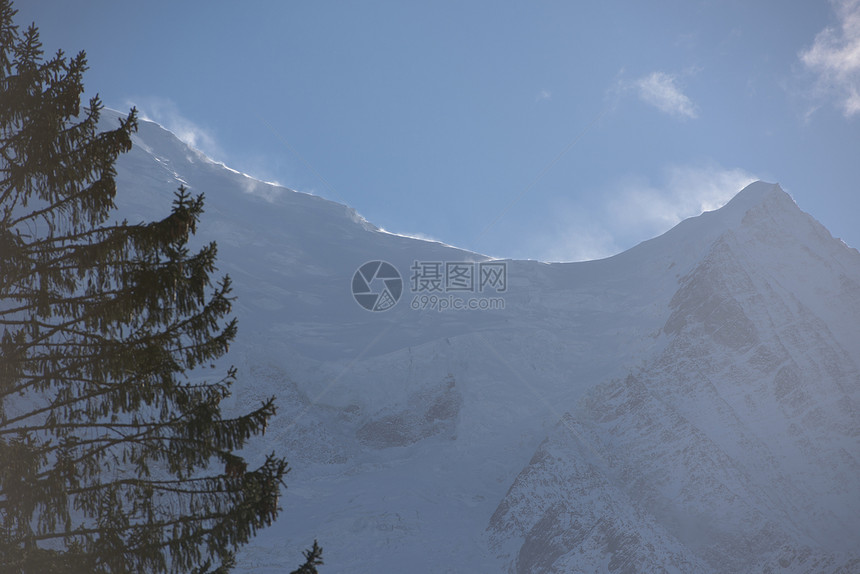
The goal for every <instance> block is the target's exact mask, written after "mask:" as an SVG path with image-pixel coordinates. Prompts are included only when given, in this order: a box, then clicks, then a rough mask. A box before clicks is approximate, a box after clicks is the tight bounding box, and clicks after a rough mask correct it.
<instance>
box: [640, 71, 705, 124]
mask: <svg viewBox="0 0 860 574" xmlns="http://www.w3.org/2000/svg"><path fill="white" fill-rule="evenodd" d="M632 86H633V87H634V88H635V90H636V92H637V94H638V95H639V99H641V100H642V101H643V102H645V103H647V104H650V105H652V106H654V107H655V108H657V109H658V110H660V111H661V112H664V113H667V114H669V115H671V116H675V117H680V118H691V119H692V118H696V117H698V115H699V114H698V113H697V111H696V106H695V105H694V104H693V102H692V100H690V98H688V97H687V96H686V95H685V94H684V93H683V92H682V91H681V88H680V87H679V86H678V83H677V78H676V77H675V76H673V75H671V74H667V73H665V72H652V73H650V74H648V75H647V76H643V77H641V78H639V79H638V80H635V81H634V82H633V84H632Z"/></svg>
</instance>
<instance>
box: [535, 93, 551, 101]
mask: <svg viewBox="0 0 860 574" xmlns="http://www.w3.org/2000/svg"><path fill="white" fill-rule="evenodd" d="M551 99H552V92H550V91H549V90H541V91H540V92H538V95H537V96H535V101H536V102H541V101H544V100H551Z"/></svg>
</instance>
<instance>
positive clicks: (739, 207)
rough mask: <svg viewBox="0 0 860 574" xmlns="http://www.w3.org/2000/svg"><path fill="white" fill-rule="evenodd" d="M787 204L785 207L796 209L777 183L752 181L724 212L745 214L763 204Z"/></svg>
mask: <svg viewBox="0 0 860 574" xmlns="http://www.w3.org/2000/svg"><path fill="white" fill-rule="evenodd" d="M771 201H776V202H783V203H784V202H787V203H786V205H793V206H795V207H796V204H795V203H794V200H793V199H792V198H791V196H790V195H788V194H787V193H786V192H785V191H784V190H783V189H782V188H781V187H780V186H779V184H778V183H768V182H766V181H761V180H759V181H754V182H753V183H751V184H749V185H748V186H746V187H745V188H743V189H742V190H740V191H739V192H738V193H737V194H736V195H735V196H734V197H733V198H732V199H731V200H730V201H729V202H728V203H727V204H726V205H725V206H724V207H723V209H725V210H726V211H738V212H741V213H746V212H747V211H749V210H750V209H752V208H754V207H758V206H760V205H764V204H765V203H768V202H771Z"/></svg>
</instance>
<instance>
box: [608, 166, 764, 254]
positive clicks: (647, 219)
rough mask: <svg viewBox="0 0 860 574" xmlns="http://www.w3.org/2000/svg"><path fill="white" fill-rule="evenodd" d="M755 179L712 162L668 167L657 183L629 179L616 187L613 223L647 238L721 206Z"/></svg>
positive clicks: (611, 205)
mask: <svg viewBox="0 0 860 574" xmlns="http://www.w3.org/2000/svg"><path fill="white" fill-rule="evenodd" d="M756 179H758V178H757V177H756V176H754V175H753V174H751V173H749V172H747V171H745V170H742V169H738V168H735V169H725V168H722V167H720V166H719V165H716V164H713V163H709V164H704V165H686V166H677V165H675V166H669V167H668V168H666V169H665V170H664V177H663V181H662V182H661V183H660V184H658V185H656V186H655V185H652V184H651V183H650V182H648V181H647V180H643V179H641V178H628V179H626V180H624V181H622V182H620V183H619V184H618V185H617V186H616V189H615V191H614V193H612V194H611V195H612V196H613V197H612V199H611V200H609V202H608V204H607V208H608V211H609V219H610V224H611V226H612V227H613V228H615V229H618V230H620V229H625V230H627V231H628V233H632V234H640V235H641V234H644V235H646V237H642V238H641V239H647V238H648V237H653V236H654V235H657V234H660V233H663V232H665V231H668V230H669V229H670V228H671V227H672V226H674V225H677V224H678V223H680V222H681V221H682V220H684V219H686V218H688V217H693V216H696V215H699V214H700V213H703V212H705V211H713V210H714V209H718V208H720V207H722V206H723V205H725V204H726V202H728V201H729V200H730V199H731V198H732V197H734V195H735V194H736V193H738V192H739V191H740V190H741V189H743V188H744V187H746V186H747V185H749V184H750V183H752V182H753V181H755V180H756Z"/></svg>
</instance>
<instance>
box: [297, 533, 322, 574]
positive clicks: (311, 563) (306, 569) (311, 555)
mask: <svg viewBox="0 0 860 574" xmlns="http://www.w3.org/2000/svg"><path fill="white" fill-rule="evenodd" d="M322 551H323V549H322V546H320V545H319V544H317V541H316V540H314V546H313V548H311V549H310V550H305V551H304V552H302V554H304V555H305V563H304V564H302V565H301V566H299V567H298V568H297V569H296V570H293V571H292V572H290V574H317V566H322V564H323V560H322Z"/></svg>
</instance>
